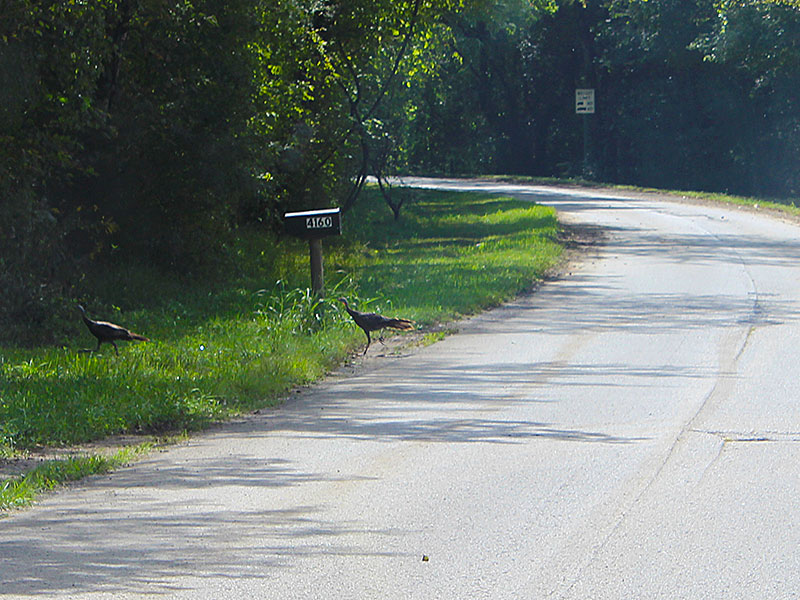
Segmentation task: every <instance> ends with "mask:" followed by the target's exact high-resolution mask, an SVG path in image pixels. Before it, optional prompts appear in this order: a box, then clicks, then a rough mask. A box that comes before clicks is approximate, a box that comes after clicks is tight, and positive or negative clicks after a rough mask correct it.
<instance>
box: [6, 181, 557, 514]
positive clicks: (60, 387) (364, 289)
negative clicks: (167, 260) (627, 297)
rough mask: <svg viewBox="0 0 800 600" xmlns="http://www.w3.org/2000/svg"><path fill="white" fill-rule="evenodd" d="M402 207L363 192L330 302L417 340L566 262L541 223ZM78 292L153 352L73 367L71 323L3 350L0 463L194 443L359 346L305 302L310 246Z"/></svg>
mask: <svg viewBox="0 0 800 600" xmlns="http://www.w3.org/2000/svg"><path fill="white" fill-rule="evenodd" d="M398 193H408V194H413V195H414V199H413V201H411V203H410V204H409V205H408V206H407V208H404V212H403V217H402V219H401V220H400V222H398V223H395V222H394V221H393V220H392V218H391V213H390V212H389V210H388V209H387V208H386V207H385V206H384V205H383V204H382V201H381V199H380V197H379V196H378V195H377V194H376V193H375V191H374V190H368V191H367V192H366V193H365V195H364V196H363V197H362V199H361V200H360V204H359V205H358V206H357V207H356V208H355V209H354V210H353V211H352V212H350V213H348V214H346V215H345V216H344V219H343V222H344V231H345V234H344V235H343V236H341V237H340V238H327V239H326V240H325V242H324V248H325V270H326V289H327V296H328V298H329V299H332V298H335V297H336V296H338V295H345V296H348V298H350V299H351V301H352V302H353V303H354V304H355V305H356V306H358V307H359V308H362V309H364V308H366V309H369V310H376V311H379V312H384V313H392V314H397V315H402V316H404V317H408V318H411V319H414V320H415V321H416V322H417V323H418V324H419V326H420V327H422V328H426V327H430V326H432V325H434V324H437V323H442V322H447V321H450V320H452V319H455V318H458V317H460V316H463V315H468V314H472V313H475V312H477V311H479V310H481V309H484V308H486V307H488V306H492V305H496V304H498V303H500V302H502V301H504V300H506V299H509V298H511V297H513V296H514V295H516V294H518V293H519V292H520V291H521V290H524V289H526V288H528V287H530V286H531V285H532V284H533V283H534V281H536V280H537V279H539V278H541V277H542V276H543V274H544V273H545V272H546V271H547V270H548V269H550V268H552V267H553V266H554V265H555V264H556V263H557V262H558V260H559V257H560V253H561V248H560V246H559V244H558V243H557V235H558V226H557V222H556V217H555V212H554V211H553V210H552V209H550V208H546V207H541V206H535V205H532V204H528V203H523V202H519V201H516V200H512V199H509V198H498V197H490V196H486V195H479V194H458V193H444V192H419V191H411V190H400V191H398ZM87 285H90V286H91V288H92V290H93V294H94V295H93V296H92V297H91V298H90V300H91V301H89V302H87V301H86V299H84V298H81V300H83V301H84V302H86V303H87V304H88V305H87V309H88V310H89V313H90V314H91V315H93V316H95V317H98V318H104V319H107V320H112V321H115V322H118V323H121V324H124V325H125V326H127V327H130V328H131V329H132V330H134V331H136V332H138V333H141V334H143V335H146V336H148V337H149V338H151V339H152V340H153V341H151V342H149V343H138V344H127V345H126V344H120V355H119V356H115V355H114V352H113V348H111V347H110V346H103V350H102V351H101V352H99V353H94V354H92V353H81V352H79V350H80V349H82V348H91V347H93V346H94V339H93V338H92V337H91V336H90V335H89V333H88V331H87V330H86V329H85V328H84V326H83V324H82V323H81V322H80V319H79V314H78V312H77V310H75V311H74V318H70V319H69V320H68V321H66V322H65V323H64V324H63V327H64V330H65V331H66V332H67V333H66V334H65V337H64V345H63V346H62V347H37V348H21V347H10V346H6V347H0V457H2V456H4V455H5V456H13V455H14V454H15V453H17V452H19V451H22V450H25V449H30V448H34V447H48V446H64V445H71V444H78V443H83V442H89V441H92V440H97V439H101V438H104V437H106V436H109V435H113V434H118V433H131V432H141V433H148V434H149V433H158V432H168V431H176V430H184V429H185V430H196V429H198V428H201V427H203V426H205V425H207V424H208V423H211V422H213V421H216V420H220V419H225V418H229V417H230V416H232V415H235V414H237V413H242V412H245V411H249V410H253V409H255V408H259V407H264V406H269V405H274V404H275V403H277V402H279V401H280V399H281V397H282V396H283V395H284V394H285V393H286V392H287V390H289V389H290V388H292V387H294V386H297V385H302V384H307V383H309V382H311V381H314V380H317V379H319V378H320V377H323V376H324V375H325V374H326V373H327V372H329V371H330V370H331V369H332V368H334V367H335V366H336V365H338V364H340V363H341V362H342V361H343V360H344V359H345V358H346V357H347V356H348V354H349V353H350V352H352V351H353V350H354V349H355V348H358V347H360V346H361V344H362V343H363V333H362V332H361V331H360V330H358V329H357V328H356V327H355V326H354V325H353V323H352V322H351V320H350V319H349V317H348V316H347V315H346V314H345V313H344V312H343V310H342V308H341V307H340V306H339V305H338V303H336V302H333V301H331V300H327V301H320V300H318V299H317V298H316V297H315V296H314V295H313V294H311V293H309V291H308V290H307V286H308V285H309V275H308V247H307V244H306V243H305V242H302V241H300V240H294V239H276V238H274V237H271V236H269V235H268V234H266V233H264V232H249V233H247V234H243V235H242V237H241V239H239V241H238V242H237V243H236V244H233V245H231V247H230V248H229V256H228V259H227V261H221V262H219V263H217V264H216V265H215V266H212V267H207V268H205V270H204V271H202V272H199V271H198V272H193V273H189V274H187V276H185V277H182V278H176V277H174V276H168V275H164V274H161V273H158V272H156V271H154V270H152V269H150V268H148V267H146V266H142V265H134V266H131V265H128V266H126V267H124V268H123V267H120V268H119V269H118V270H117V271H115V272H105V273H102V274H97V273H95V274H93V275H89V276H88V278H87ZM76 300H77V299H76ZM76 303H77V302H76ZM119 307H125V309H124V310H123V309H121V308H119ZM435 337H436V336H435V335H434V336H430V339H434V338H435ZM53 468H55V467H53ZM58 468H59V469H61V468H62V467H58ZM64 468H66V467H64ZM51 479H53V480H55V479H58V478H57V477H53V478H51V477H50V476H49V475H45V476H44V480H45V481H50V480H51ZM5 485H8V484H7V483H6V484H5ZM15 485H16V484H15ZM44 486H45V487H47V484H46V483H45V484H44ZM12 503H13V502H12Z"/></svg>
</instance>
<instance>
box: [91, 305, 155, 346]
mask: <svg viewBox="0 0 800 600" xmlns="http://www.w3.org/2000/svg"><path fill="white" fill-rule="evenodd" d="M78 310H80V311H81V315H83V322H84V323H86V327H88V328H89V332H90V333H91V334H92V335H93V336H94V337H96V338H97V348H95V349H94V351H95V352H97V351H98V350H100V344H102V343H103V342H108V343H109V344H111V345H112V346H114V351H115V352H116V353H117V356H119V349H118V348H117V344H116V342H118V341H125V342H130V341H132V340H139V341H141V342H149V341H150V340H149V339H147V338H146V337H144V336H143V335H139V334H138V333H132V332H130V331H128V330H127V329H125V328H124V327H120V326H119V325H115V324H114V323H109V322H107V321H93V320H92V319H90V318H89V317H87V316H86V310H85V309H84V308H83V307H82V306H81V305H80V304H78Z"/></svg>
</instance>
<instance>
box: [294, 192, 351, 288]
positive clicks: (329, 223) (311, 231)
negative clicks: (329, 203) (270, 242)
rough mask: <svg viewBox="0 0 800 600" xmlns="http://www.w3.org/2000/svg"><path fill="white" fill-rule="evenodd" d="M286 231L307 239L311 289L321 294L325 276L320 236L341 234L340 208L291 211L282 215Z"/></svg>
mask: <svg viewBox="0 0 800 600" xmlns="http://www.w3.org/2000/svg"><path fill="white" fill-rule="evenodd" d="M283 222H284V225H285V227H286V232H287V233H289V234H291V235H294V236H297V237H300V238H303V239H306V240H308V254H309V259H310V263H311V290H312V291H313V292H314V293H315V294H317V295H318V296H320V297H321V296H323V294H324V289H325V277H324V272H323V266H322V262H323V261H322V238H324V237H326V236H329V235H341V234H342V217H341V210H340V209H338V208H324V209H321V210H307V211H303V212H291V213H286V214H285V215H283Z"/></svg>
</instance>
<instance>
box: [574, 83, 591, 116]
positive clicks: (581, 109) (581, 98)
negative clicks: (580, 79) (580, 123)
mask: <svg viewBox="0 0 800 600" xmlns="http://www.w3.org/2000/svg"><path fill="white" fill-rule="evenodd" d="M575 114H576V115H592V114H594V89H593V88H590V89H577V90H575Z"/></svg>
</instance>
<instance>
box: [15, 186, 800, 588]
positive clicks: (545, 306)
mask: <svg viewBox="0 0 800 600" xmlns="http://www.w3.org/2000/svg"><path fill="white" fill-rule="evenodd" d="M414 183H416V184H418V185H434V184H435V185H440V186H441V185H449V186H451V187H460V188H475V187H477V188H481V189H488V190H491V191H511V192H514V193H516V194H520V195H521V196H522V197H525V198H530V199H531V200H536V201H538V202H542V203H546V204H551V205H553V206H556V207H557V208H558V210H559V211H560V213H561V215H562V218H563V219H565V220H567V221H569V222H571V223H574V224H582V225H584V226H591V227H592V228H594V229H595V230H596V231H597V232H598V234H599V235H601V236H602V237H603V239H604V243H603V244H602V245H599V246H597V247H595V248H594V249H592V250H591V251H590V252H589V253H588V255H587V256H585V257H584V259H583V260H582V261H580V262H579V263H577V264H576V265H575V266H574V268H573V269H572V273H571V274H569V275H565V276H564V277H563V278H561V279H559V280H557V281H552V282H548V283H547V284H546V285H544V286H542V287H541V288H540V289H539V290H538V291H537V292H536V293H535V294H533V295H531V296H528V297H524V298H520V299H518V300H517V301H515V302H513V303H511V304H509V305H507V306H504V307H502V308H500V309H497V310H493V311H491V312H488V313H486V314H483V315H481V316H479V317H476V318H474V319H471V320H469V321H467V322H465V323H464V324H463V326H462V327H461V330H460V333H458V334H457V335H454V336H451V337H449V338H447V339H445V340H444V341H442V342H440V343H437V344H435V345H433V346H430V347H427V348H424V349H421V350H418V351H414V352H413V353H411V354H409V355H405V356H395V357H382V358H375V359H374V360H371V361H370V366H369V367H368V368H367V369H365V370H364V371H363V372H361V373H359V374H358V375H356V376H353V377H341V378H335V379H332V380H330V381H328V382H326V383H324V384H322V385H319V386H316V387H314V388H313V389H311V390H310V391H308V392H306V393H304V394H301V395H299V396H298V397H297V398H295V399H293V400H292V401H290V402H289V403H287V404H286V405H285V406H284V407H283V408H281V409H278V410H275V411H270V412H267V413H265V414H261V415H257V416H256V417H254V418H251V419H246V420H243V421H241V422H238V423H234V424H231V425H230V426H225V427H222V428H219V429H217V430H215V431H212V432H209V433H207V434H204V435H199V436H197V437H195V438H193V439H192V440H191V441H189V442H188V443H186V444H184V445H181V446H177V447H174V448H171V449H169V450H168V451H166V452H163V453H158V454H155V455H153V456H151V457H149V458H147V459H146V460H143V461H141V462H139V463H137V464H135V465H134V466H132V467H129V468H125V469H122V470H120V471H118V472H117V473H114V474H113V475H111V476H104V477H98V478H93V479H91V480H89V481H86V482H84V483H81V484H79V485H77V486H75V487H73V488H70V489H68V490H66V491H64V492H61V493H58V494H55V495H52V496H50V497H48V498H46V499H45V500H44V501H43V502H42V503H41V504H39V505H38V506H36V507H35V508H33V509H32V510H27V511H23V512H18V513H15V514H12V515H11V516H10V517H8V518H5V519H2V520H0V598H10V597H14V598H17V597H47V598H63V597H69V598H139V597H163V598H214V599H224V598H231V599H232V598H237V599H239V598H275V599H278V598H280V599H286V598H302V599H305V598H320V599H322V598H324V599H331V598H336V599H345V598H347V599H372V598H375V599H381V600H383V599H403V600H410V599H420V600H422V599H425V600H428V599H433V598H442V599H454V600H455V599H458V600H465V599H476V598H487V599H493V600H496V599H536V598H570V599H573V598H574V599H585V598H592V599H594V598H609V599H611V598H613V599H618V598H669V599H677V598H686V599H692V600H696V599H700V598H714V599H718V598H747V599H752V598H758V599H772V598H775V599H784V598H800V468H799V467H798V464H799V463H800V408H799V407H800V377H798V375H799V374H800V361H799V360H798V356H797V349H798V345H799V343H800V320H799V319H798V317H799V316H800V262H798V258H799V257H800V229H798V226H797V225H795V224H792V223H788V222H784V221H781V220H779V219H776V218H772V217H767V216H763V215H760V214H757V213H753V212H745V211H740V210H736V209H724V208H717V207H708V206H696V205H693V204H688V203H676V202H670V201H666V200H663V199H656V198H649V197H628V198H626V197H624V195H620V194H611V193H609V192H597V191H570V190H563V189H556V188H547V187H526V186H505V185H502V184H477V183H474V182H472V183H471V182H442V181H439V182H433V181H430V180H426V181H419V180H418V181H415V182H414ZM374 351H375V352H376V353H379V352H380V346H379V345H377V348H375V349H374ZM423 556H424V557H426V558H427V560H423Z"/></svg>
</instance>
